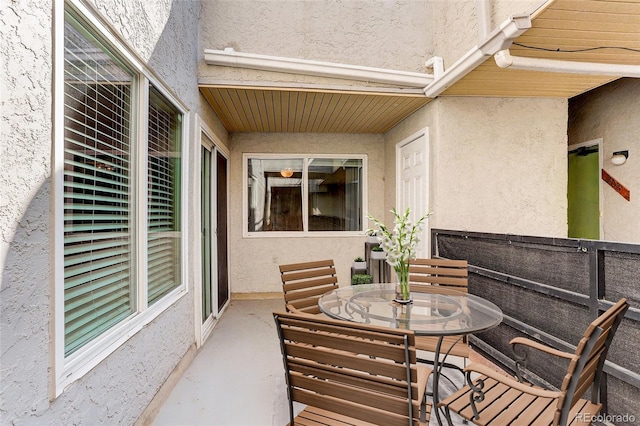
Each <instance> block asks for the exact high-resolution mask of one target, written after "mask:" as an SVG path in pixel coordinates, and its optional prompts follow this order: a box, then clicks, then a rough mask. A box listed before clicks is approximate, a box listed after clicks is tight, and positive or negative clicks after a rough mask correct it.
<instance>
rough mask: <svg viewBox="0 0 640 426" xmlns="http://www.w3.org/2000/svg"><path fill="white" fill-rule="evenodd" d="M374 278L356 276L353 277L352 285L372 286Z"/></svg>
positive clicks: (366, 275)
mask: <svg viewBox="0 0 640 426" xmlns="http://www.w3.org/2000/svg"><path fill="white" fill-rule="evenodd" d="M371 283H373V277H372V276H371V275H369V274H355V275H354V276H352V277H351V285H359V284H371Z"/></svg>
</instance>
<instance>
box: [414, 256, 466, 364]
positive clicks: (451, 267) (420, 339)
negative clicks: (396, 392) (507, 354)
mask: <svg viewBox="0 0 640 426" xmlns="http://www.w3.org/2000/svg"><path fill="white" fill-rule="evenodd" d="M468 275H469V272H468V263H467V261H466V260H451V259H412V260H411V262H410V263H409V285H410V287H411V291H412V292H420V291H425V287H427V286H432V287H430V288H431V289H433V287H435V286H437V290H438V292H442V293H447V292H451V291H454V292H462V293H466V292H467V287H468ZM437 344H438V337H435V336H434V337H432V336H417V337H416V349H419V350H423V351H427V352H434V353H435V352H436V345H437ZM440 354H448V355H454V356H459V357H462V358H465V359H467V358H469V343H468V339H467V336H445V337H444V338H443V339H442V344H441V347H440ZM427 362H429V363H431V361H429V360H427ZM445 365H446V366H447V367H454V368H457V369H459V367H458V366H456V365H453V364H445Z"/></svg>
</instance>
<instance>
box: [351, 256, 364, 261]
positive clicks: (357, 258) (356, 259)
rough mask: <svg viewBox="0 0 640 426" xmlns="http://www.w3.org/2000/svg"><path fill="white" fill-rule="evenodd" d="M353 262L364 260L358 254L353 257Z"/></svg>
mask: <svg viewBox="0 0 640 426" xmlns="http://www.w3.org/2000/svg"><path fill="white" fill-rule="evenodd" d="M353 261H354V262H364V259H363V258H361V257H360V256H358V257H356V258H355V259H353Z"/></svg>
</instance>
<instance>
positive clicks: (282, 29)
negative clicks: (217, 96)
mask: <svg viewBox="0 0 640 426" xmlns="http://www.w3.org/2000/svg"><path fill="white" fill-rule="evenodd" d="M427 13H428V2H425V1H409V2H407V1H397V0H391V1H379V0H377V1H369V0H366V1H364V0H358V1H347V2H325V1H322V2H318V1H313V0H298V1H285V0H278V1H234V0H220V1H203V2H202V21H201V35H200V45H201V48H202V49H218V50H221V49H224V48H225V47H233V48H234V49H235V50H236V51H238V52H244V53H253V54H261V55H273V56H282V57H293V58H299V59H308V60H316V61H328V62H337V63H344V64H351V65H363V66H370V67H380V68H389V69H397V70H404V71H415V72H424V71H425V68H424V62H425V60H426V59H427V57H428V50H429V49H430V47H431V45H432V44H433V43H432V39H431V32H430V30H429V28H428V26H427V24H426V22H427V21H426V20H427ZM200 75H201V76H202V77H215V78H218V79H222V80H229V79H238V80H253V81H256V80H274V81H282V79H283V78H286V77H287V76H283V75H278V74H276V73H268V72H252V71H250V70H242V69H233V68H228V67H213V66H207V65H206V64H204V63H201V64H200ZM289 77H291V76H289ZM292 78H293V79H294V80H295V81H300V82H312V83H319V82H321V81H323V80H322V79H318V78H315V77H314V78H311V79H309V78H305V77H304V76H295V77H292ZM344 83H345V84H353V83H350V82H344Z"/></svg>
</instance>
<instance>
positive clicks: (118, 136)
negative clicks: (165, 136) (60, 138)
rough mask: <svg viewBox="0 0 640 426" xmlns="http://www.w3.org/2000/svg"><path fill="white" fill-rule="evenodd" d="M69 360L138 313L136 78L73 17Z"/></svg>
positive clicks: (67, 51) (68, 112) (69, 20)
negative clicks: (134, 211)
mask: <svg viewBox="0 0 640 426" xmlns="http://www.w3.org/2000/svg"><path fill="white" fill-rule="evenodd" d="M64 34H65V37H64V39H65V40H64V63H65V77H64V79H65V88H64V120H65V121H64V135H65V136H64V137H65V145H64V306H65V356H67V355H69V354H71V353H73V352H74V351H76V350H77V349H78V348H80V347H81V346H83V345H84V344H86V343H87V342H89V341H91V340H93V339H94V338H95V337H97V336H98V335H100V334H101V333H103V332H104V331H105V330H107V329H109V328H110V327H112V326H114V325H115V324H117V323H118V322H120V321H122V320H123V319H124V318H126V317H128V316H129V315H131V314H132V313H133V312H134V306H133V302H134V298H133V294H134V292H133V291H132V270H133V268H132V264H133V255H132V253H133V250H132V233H133V231H134V230H133V229H132V228H133V227H132V208H133V206H132V200H131V190H132V188H131V178H130V177H131V173H130V171H131V164H130V159H131V135H130V131H131V85H132V82H133V81H134V74H133V73H132V72H131V71H130V70H129V69H127V67H125V66H124V65H123V64H122V63H121V62H120V61H119V60H118V59H117V57H116V55H114V54H113V53H112V52H110V50H109V49H108V48H107V47H106V46H104V45H103V44H102V43H101V42H100V41H98V40H97V39H96V38H94V37H92V36H91V35H90V34H89V33H88V32H87V31H86V30H85V29H84V27H83V25H82V24H81V23H80V22H79V21H78V20H76V19H75V18H74V17H73V16H71V15H70V14H66V16H65V28H64Z"/></svg>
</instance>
